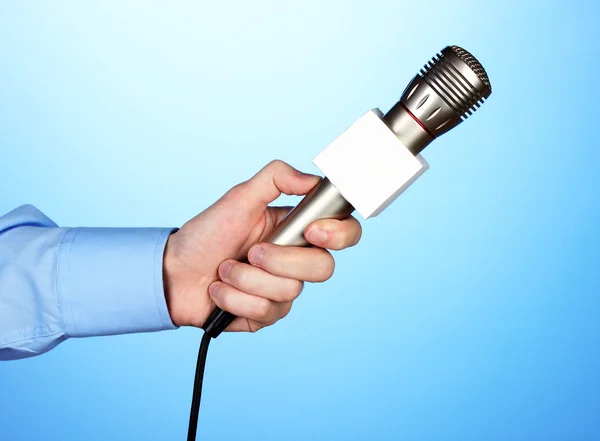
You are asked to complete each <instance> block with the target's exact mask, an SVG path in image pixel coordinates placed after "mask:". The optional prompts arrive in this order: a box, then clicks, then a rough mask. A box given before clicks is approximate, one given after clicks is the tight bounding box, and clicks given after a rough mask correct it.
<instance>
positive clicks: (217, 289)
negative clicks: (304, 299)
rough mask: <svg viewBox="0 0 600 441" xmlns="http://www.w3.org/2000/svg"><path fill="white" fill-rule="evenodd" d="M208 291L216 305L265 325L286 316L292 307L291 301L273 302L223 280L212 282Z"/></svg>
mask: <svg viewBox="0 0 600 441" xmlns="http://www.w3.org/2000/svg"><path fill="white" fill-rule="evenodd" d="M208 292H209V294H210V296H211V298H212V300H213V301H214V302H215V305H217V306H218V307H219V308H221V309H222V310H224V311H227V312H230V313H232V314H233V315H236V316H238V317H244V318H247V319H249V320H254V321H256V322H258V323H261V324H262V325H264V326H266V325H269V324H272V323H275V322H276V321H277V320H279V319H280V318H283V317H285V316H286V315H287V313H288V312H289V311H290V308H291V302H282V303H278V302H273V301H271V300H269V299H267V298H265V297H259V296H254V295H251V294H247V293H245V292H242V291H240V290H239V289H237V288H234V287H233V286H231V285H228V284H227V283H223V282H214V283H212V284H211V285H210V287H209V289H208Z"/></svg>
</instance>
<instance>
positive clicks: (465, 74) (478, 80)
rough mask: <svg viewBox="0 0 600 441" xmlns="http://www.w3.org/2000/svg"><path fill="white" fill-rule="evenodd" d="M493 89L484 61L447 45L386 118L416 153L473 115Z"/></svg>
mask: <svg viewBox="0 0 600 441" xmlns="http://www.w3.org/2000/svg"><path fill="white" fill-rule="evenodd" d="M491 93H492V86H491V84H490V80H489V78H488V75H487V72H486V71H485V69H484V68H483V66H482V65H481V63H480V62H479V61H478V60H477V59H476V58H475V57H474V56H473V55H472V54H471V53H469V52H468V51H466V50H465V49H463V48H461V47H459V46H446V47H445V48H444V49H442V51H441V52H440V53H438V54H436V55H435V56H434V57H433V58H432V59H431V60H430V61H429V62H427V64H425V66H423V68H422V69H421V71H420V72H419V73H418V74H417V75H416V76H415V77H414V78H413V80H412V81H411V82H410V83H409V85H408V86H407V87H406V89H405V90H404V93H403V94H402V97H401V98H400V101H399V102H398V103H397V104H396V105H395V106H394V107H393V108H392V109H391V110H390V111H389V112H388V113H387V114H386V116H385V118H384V120H385V121H386V123H387V124H388V126H389V127H390V128H391V129H392V130H393V131H394V133H396V135H397V136H398V137H399V138H400V139H401V140H402V141H403V142H404V143H405V144H406V145H407V147H409V149H410V150H411V151H412V152H413V153H414V154H417V153H419V152H420V151H421V150H423V149H424V148H425V147H426V146H427V145H428V144H429V143H430V142H431V141H433V140H434V139H435V138H437V137H438V136H440V135H442V134H444V133H446V132H447V131H448V130H450V129H452V128H454V127H456V126H457V125H458V124H460V123H461V122H462V121H463V120H465V119H467V118H468V117H469V116H470V115H472V114H473V113H474V112H475V111H476V110H477V109H478V108H479V107H480V106H481V104H483V103H484V102H485V100H486V99H487V98H488V97H489V96H490V94H491Z"/></svg>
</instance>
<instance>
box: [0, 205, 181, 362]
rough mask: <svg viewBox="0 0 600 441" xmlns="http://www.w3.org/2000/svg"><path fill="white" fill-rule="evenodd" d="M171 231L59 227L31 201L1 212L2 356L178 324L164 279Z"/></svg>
mask: <svg viewBox="0 0 600 441" xmlns="http://www.w3.org/2000/svg"><path fill="white" fill-rule="evenodd" d="M171 231H172V229H165V228H139V229H138V228H121V229H112V228H59V227H58V226H57V225H56V224H54V222H52V221H51V220H50V219H48V218H47V217H46V216H44V215H43V214H42V213H40V212H39V211H38V210H37V209H35V208H34V207H31V206H24V207H20V208H19V209H17V210H14V211H13V212H11V213H8V214H7V215H6V216H3V217H0V317H1V320H0V359H15V358H24V357H28V356H33V355H37V354H40V353H43V352H46V351H48V350H50V349H52V348H53V347H55V346H56V345H57V344H59V343H60V342H62V341H64V340H65V339H67V338H70V337H87V336H99V335H112V334H124V333H131V332H148V331H158V330H164V329H173V328H174V327H175V326H174V325H173V323H172V322H171V319H170V317H169V314H168V310H167V307H166V303H165V297H164V290H163V281H162V258H163V252H164V247H165V244H166V241H167V238H168V236H169V234H170V233H171Z"/></svg>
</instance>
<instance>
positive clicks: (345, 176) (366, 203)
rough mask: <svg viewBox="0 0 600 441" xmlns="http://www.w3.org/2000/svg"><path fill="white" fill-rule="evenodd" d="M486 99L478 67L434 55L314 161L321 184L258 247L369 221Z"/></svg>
mask: <svg viewBox="0 0 600 441" xmlns="http://www.w3.org/2000/svg"><path fill="white" fill-rule="evenodd" d="M491 93H492V87H491V85H490V81H489V79H488V76H487V73H486V71H485V69H484V68H483V66H481V64H480V63H479V61H477V59H476V58H475V57H474V56H473V55H471V54H470V53H469V52H467V51H466V50H464V49H462V48H460V47H458V46H447V47H445V48H444V49H442V51H441V52H440V53H438V54H437V55H435V56H434V57H433V58H432V59H431V61H429V62H428V63H427V64H426V65H425V66H424V67H423V68H422V69H421V71H420V72H419V73H418V74H417V75H415V77H414V78H413V79H412V81H411V82H410V83H409V84H408V86H407V87H406V89H405V90H404V93H403V94H402V97H401V98H400V100H399V101H398V102H397V103H396V104H395V105H394V106H393V107H392V108H391V109H390V111H389V112H388V113H387V114H385V115H383V114H382V113H381V111H380V110H379V109H374V110H371V111H369V112H367V113H366V114H365V115H364V116H363V117H361V118H360V119H359V120H357V121H356V122H355V123H354V124H353V125H352V126H350V127H349V128H348V130H346V131H345V132H344V133H343V134H342V135H340V137H338V138H337V139H336V140H335V141H334V142H332V143H331V144H330V145H329V146H328V147H327V148H326V149H325V150H323V152H321V153H320V154H319V156H317V157H316V158H315V160H314V161H313V162H314V163H315V165H316V166H317V167H318V168H320V169H321V171H322V172H323V173H324V175H325V177H324V178H323V179H322V180H321V182H320V183H319V184H317V185H316V186H315V188H313V189H312V190H311V191H310V192H309V193H308V194H307V195H306V196H305V197H304V198H303V199H302V201H301V202H300V203H299V204H298V205H297V206H296V207H295V208H294V209H293V210H291V211H290V213H288V215H287V216H286V217H285V218H284V220H283V221H282V222H281V223H280V224H279V225H278V226H277V227H276V228H275V229H274V230H273V232H272V233H271V234H270V235H269V237H268V238H267V239H266V240H265V242H270V243H273V244H277V245H284V246H306V245H308V242H307V241H306V239H305V238H304V231H305V230H306V228H307V227H308V225H309V224H311V223H312V222H314V221H316V220H318V219H326V218H330V219H331V218H334V219H344V218H347V217H348V216H350V214H351V213H352V212H353V211H354V210H355V209H356V210H357V211H358V212H359V213H360V214H361V215H362V216H363V217H364V218H365V219H366V218H369V217H372V216H376V215H377V214H379V213H380V212H381V211H383V209H385V208H386V207H387V206H388V205H389V204H390V203H391V202H392V201H393V200H394V199H395V198H396V197H398V196H399V194H401V193H402V192H403V191H404V190H405V189H406V188H408V186H409V185H411V184H412V182H414V181H415V180H416V179H417V178H418V177H419V176H420V175H421V174H422V173H423V172H424V171H425V170H427V168H428V167H429V165H428V164H427V162H426V161H425V160H424V159H423V158H422V157H421V155H420V153H421V151H423V149H424V148H425V147H427V146H428V145H429V144H430V143H431V142H432V141H433V140H434V139H435V138H437V137H438V136H440V135H442V134H444V133H446V132H447V131H448V130H450V129H452V128H454V127H456V126H457V125H458V124H460V123H461V122H462V121H463V120H465V119H467V118H468V117H469V116H470V115H471V114H473V112H475V111H476V110H477V109H478V108H479V107H480V106H481V104H483V102H484V101H485V100H486V99H487V98H488V97H489V96H490V94H491ZM234 318H235V317H234V316H233V315H232V314H230V313H228V312H225V311H222V310H220V309H219V308H216V309H215V310H214V311H213V313H212V314H211V316H210V317H209V318H208V320H207V321H206V323H205V324H204V326H203V329H204V330H205V331H206V333H207V334H209V335H210V336H211V337H213V338H214V337H217V336H218V335H219V334H220V333H221V332H222V331H223V330H224V329H225V328H226V327H227V326H228V325H229V324H230V323H231V321H233V319H234Z"/></svg>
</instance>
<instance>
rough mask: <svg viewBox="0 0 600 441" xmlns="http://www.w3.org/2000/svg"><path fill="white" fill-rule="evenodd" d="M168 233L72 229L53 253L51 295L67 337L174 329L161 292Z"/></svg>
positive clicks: (145, 229) (162, 230) (124, 229)
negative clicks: (53, 290)
mask: <svg viewBox="0 0 600 441" xmlns="http://www.w3.org/2000/svg"><path fill="white" fill-rule="evenodd" d="M174 231H176V229H174V228H72V229H70V230H69V231H67V233H66V234H65V236H64V237H63V240H62V241H61V245H60V248H59V252H58V253H59V255H58V265H57V266H58V268H57V295H58V306H59V310H60V315H61V320H62V325H63V329H64V331H65V333H66V334H67V336H69V337H89V336H100V335H114V334H127V333H132V332H150V331H162V330H166V329H175V328H176V326H175V325H173V322H172V321H171V317H170V316H169V311H168V309H167V304H166V300H165V294H164V288H163V254H164V249H165V246H166V243H167V239H168V238H169V235H170V234H171V233H172V232H174Z"/></svg>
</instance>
